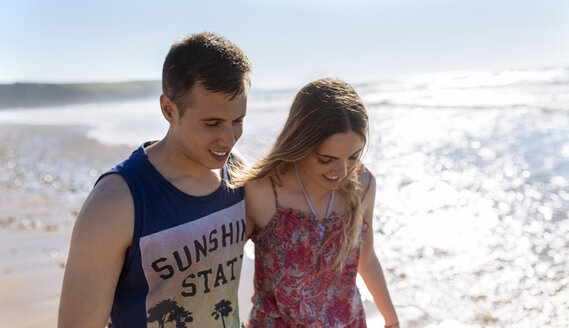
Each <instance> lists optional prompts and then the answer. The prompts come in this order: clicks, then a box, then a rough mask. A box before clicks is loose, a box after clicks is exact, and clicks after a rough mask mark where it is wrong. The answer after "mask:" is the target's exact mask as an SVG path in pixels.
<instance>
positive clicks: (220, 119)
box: [200, 115, 245, 122]
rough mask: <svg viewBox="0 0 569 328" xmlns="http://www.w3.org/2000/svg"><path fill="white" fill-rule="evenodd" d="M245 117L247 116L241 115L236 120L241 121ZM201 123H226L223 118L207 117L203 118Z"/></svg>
mask: <svg viewBox="0 0 569 328" xmlns="http://www.w3.org/2000/svg"><path fill="white" fill-rule="evenodd" d="M244 117H245V115H241V116H239V117H238V118H236V119H235V120H240V119H242V118H244ZM235 120H234V121H235ZM200 121H202V122H207V121H217V122H225V119H224V118H221V117H206V118H202V119H201V120H200Z"/></svg>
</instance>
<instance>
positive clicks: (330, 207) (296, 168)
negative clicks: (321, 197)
mask: <svg viewBox="0 0 569 328" xmlns="http://www.w3.org/2000/svg"><path fill="white" fill-rule="evenodd" d="M294 172H295V173H296V180H297V181H298V185H299V186H300V190H302V193H303V194H304V198H306V202H307V203H308V207H310V210H311V211H312V214H313V215H314V217H315V218H316V221H317V222H318V226H319V229H318V233H319V235H320V241H322V237H324V230H325V227H324V225H322V222H320V220H318V214H316V211H315V210H314V207H313V206H312V203H311V202H310V198H309V197H308V194H307V193H306V190H305V189H304V186H303V185H302V181H301V180H300V175H299V174H298V167H296V164H295V165H294ZM335 192H336V191H335V190H332V194H331V195H330V202H329V203H328V210H327V211H326V216H325V217H328V216H329V215H330V211H331V210H332V203H333V202H334V193H335Z"/></svg>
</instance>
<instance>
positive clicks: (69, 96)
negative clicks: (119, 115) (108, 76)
mask: <svg viewBox="0 0 569 328" xmlns="http://www.w3.org/2000/svg"><path fill="white" fill-rule="evenodd" d="M160 93H161V83H160V81H158V80H156V81H133V82H109V83H104V82H103V83H72V84H44V83H13V84H0V109H3V108H30V107H45V106H57V105H65V104H80V103H90V102H105V101H117V100H128V99H136V98H146V97H153V96H156V97H158V96H159V95H160Z"/></svg>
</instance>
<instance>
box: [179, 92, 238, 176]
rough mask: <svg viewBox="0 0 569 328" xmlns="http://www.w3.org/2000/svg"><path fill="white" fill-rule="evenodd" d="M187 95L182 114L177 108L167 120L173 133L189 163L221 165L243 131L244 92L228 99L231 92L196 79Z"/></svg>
mask: <svg viewBox="0 0 569 328" xmlns="http://www.w3.org/2000/svg"><path fill="white" fill-rule="evenodd" d="M244 83H245V82H244ZM186 97H188V98H187V99H188V101H187V103H188V105H187V107H186V108H185V111H184V113H183V115H180V112H179V111H176V115H174V117H173V118H172V121H171V122H170V131H171V133H172V137H174V140H175V142H176V144H177V145H178V147H179V150H180V152H181V153H182V154H183V156H184V157H185V158H186V160H189V161H190V163H189V164H190V165H192V164H194V165H195V167H196V168H198V169H199V168H205V169H210V170H211V169H218V168H221V167H222V166H223V164H225V162H226V161H227V158H228V156H229V153H230V151H231V149H232V148H233V146H234V145H235V143H236V142H237V140H238V139H239V137H241V134H242V133H243V118H244V117H245V114H246V112H247V94H246V92H243V94H240V95H238V96H235V97H234V98H233V99H231V100H230V98H231V96H230V95H227V94H222V93H214V92H211V91H208V90H206V89H205V88H204V87H203V86H201V85H200V84H199V83H197V84H196V85H194V86H193V87H192V90H191V91H190V93H189V94H188V95H187V96H186ZM194 165H192V166H194Z"/></svg>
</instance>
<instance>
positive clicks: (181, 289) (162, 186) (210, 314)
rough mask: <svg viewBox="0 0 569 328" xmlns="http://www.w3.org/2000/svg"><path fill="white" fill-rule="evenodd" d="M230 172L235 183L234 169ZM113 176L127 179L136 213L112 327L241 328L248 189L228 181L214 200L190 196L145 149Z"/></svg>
mask: <svg viewBox="0 0 569 328" xmlns="http://www.w3.org/2000/svg"><path fill="white" fill-rule="evenodd" d="M222 172H223V174H224V176H225V177H226V178H228V173H227V172H228V165H227V164H226V165H225V166H224V168H223V169H222ZM108 174H120V175H121V176H122V177H123V178H124V180H125V181H126V183H127V184H128V187H129V189H130V192H131V194H132V198H133V200H134V209H135V218H134V234H133V239H132V244H131V246H130V247H129V249H128V251H127V254H126V257H125V262H124V264H123V268H122V272H121V274H120V277H119V281H118V284H117V287H116V292H115V297H114V302H113V307H112V310H111V323H112V327H113V328H122V327H235V328H237V327H239V326H240V320H239V307H238V304H237V288H238V285H239V275H240V273H241V263H242V259H243V245H244V243H245V201H244V191H243V188H238V189H231V188H229V187H228V186H227V185H226V184H225V182H224V181H223V180H222V182H221V184H220V186H219V187H218V188H217V190H215V191H214V192H213V193H211V194H209V195H206V196H199V197H198V196H191V195H188V194H186V193H184V192H182V191H181V190H179V189H177V188H176V187H175V186H174V185H172V184H171V183H170V182H169V181H168V180H166V179H165V178H164V177H163V176H162V175H160V173H159V172H158V171H157V170H156V169H155V168H154V166H153V165H152V164H151V163H150V161H149V160H148V157H147V156H146V152H145V150H144V145H143V146H141V147H140V148H138V149H137V150H136V151H135V152H134V153H132V155H131V156H130V157H129V158H128V159H126V160H125V161H124V162H122V163H120V164H118V165H117V166H116V167H114V168H113V169H111V170H110V171H109V172H107V173H105V174H104V175H102V176H101V178H102V177H104V176H105V175H108ZM99 179H100V178H99ZM101 265H105V264H104V263H101ZM87 297H88V296H87Z"/></svg>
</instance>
